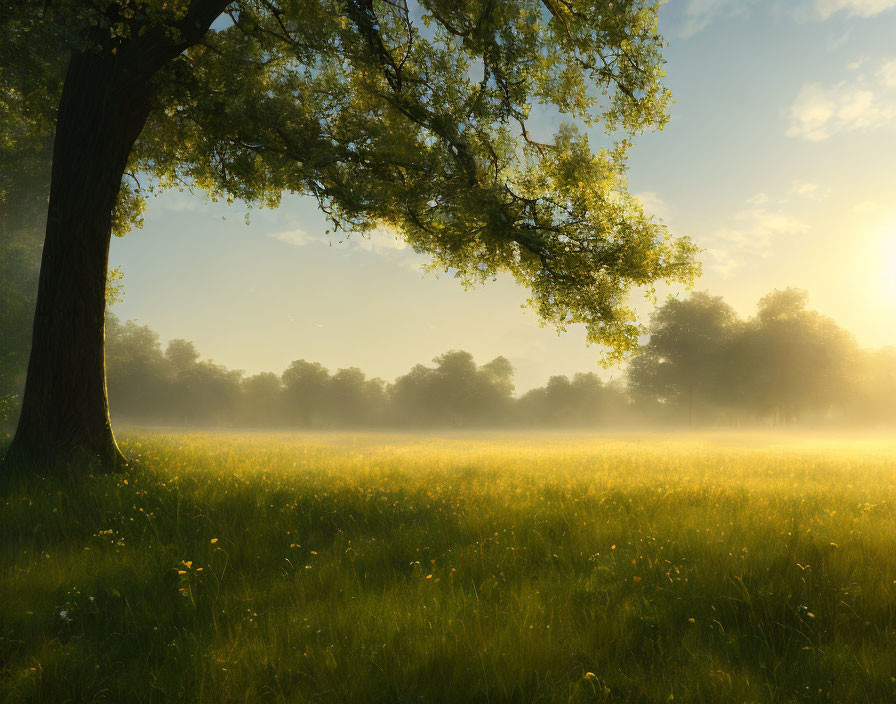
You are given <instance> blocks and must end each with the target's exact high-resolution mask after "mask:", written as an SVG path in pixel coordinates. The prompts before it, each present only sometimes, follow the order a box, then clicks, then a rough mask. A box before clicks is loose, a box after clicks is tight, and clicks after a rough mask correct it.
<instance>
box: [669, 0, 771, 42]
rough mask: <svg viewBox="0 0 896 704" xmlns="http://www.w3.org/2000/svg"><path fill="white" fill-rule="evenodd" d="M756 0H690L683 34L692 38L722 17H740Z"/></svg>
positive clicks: (686, 10)
mask: <svg viewBox="0 0 896 704" xmlns="http://www.w3.org/2000/svg"><path fill="white" fill-rule="evenodd" d="M753 2H754V0H688V4H687V6H686V7H685V9H684V16H683V19H682V25H681V30H680V31H681V36H682V37H683V38H684V39H690V38H691V37H693V36H694V35H695V34H698V33H699V32H702V31H703V30H704V29H706V28H707V27H708V26H709V25H711V24H712V23H713V22H715V21H716V20H718V19H720V18H722V17H739V16H742V15H743V14H744V13H745V12H747V10H748V6H749V5H752V4H753Z"/></svg>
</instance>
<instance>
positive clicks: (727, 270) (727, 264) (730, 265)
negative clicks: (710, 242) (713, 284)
mask: <svg viewBox="0 0 896 704" xmlns="http://www.w3.org/2000/svg"><path fill="white" fill-rule="evenodd" d="M706 253H707V254H708V255H709V256H711V257H712V258H713V261H712V263H706V268H707V269H710V270H711V271H714V272H715V273H717V274H721V276H722V277H724V278H726V279H727V278H728V277H729V276H731V275H732V274H733V273H734V272H735V271H737V270H738V269H739V268H740V267H741V265H742V264H743V262H741V261H739V260H738V259H737V257H735V256H734V255H733V254H732V253H731V252H729V251H728V250H727V249H721V248H717V247H710V248H709V249H707V250H706Z"/></svg>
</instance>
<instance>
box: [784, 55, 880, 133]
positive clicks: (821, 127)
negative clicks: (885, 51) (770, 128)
mask: <svg viewBox="0 0 896 704" xmlns="http://www.w3.org/2000/svg"><path fill="white" fill-rule="evenodd" d="M788 118H789V122H790V125H789V126H788V128H787V136H788V137H793V138H796V139H805V140H808V141H810V142H821V141H823V140H825V139H829V138H830V137H832V136H833V135H835V134H838V133H841V132H854V131H856V130H867V129H876V128H880V127H884V126H888V125H892V124H893V121H894V120H896V61H893V60H891V61H888V62H886V63H884V64H883V65H882V66H881V67H880V68H879V69H878V70H877V71H876V72H875V73H874V74H873V76H870V77H869V76H867V75H862V74H860V75H859V76H857V77H856V79H855V80H851V81H840V82H839V83H835V84H833V85H830V86H823V85H821V84H820V83H808V84H806V85H804V86H803V87H802V88H801V89H800V92H799V93H798V94H797V96H796V98H795V99H794V101H793V104H792V105H791V106H790V109H789V111H788Z"/></svg>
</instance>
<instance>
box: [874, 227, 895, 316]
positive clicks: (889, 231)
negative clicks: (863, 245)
mask: <svg viewBox="0 0 896 704" xmlns="http://www.w3.org/2000/svg"><path fill="white" fill-rule="evenodd" d="M876 254H877V256H878V257H879V259H878V266H879V286H880V292H881V303H882V304H883V305H884V306H885V307H887V308H893V307H896V225H890V226H888V227H886V228H884V230H883V232H882V233H881V235H880V239H879V240H878V246H877V252H876Z"/></svg>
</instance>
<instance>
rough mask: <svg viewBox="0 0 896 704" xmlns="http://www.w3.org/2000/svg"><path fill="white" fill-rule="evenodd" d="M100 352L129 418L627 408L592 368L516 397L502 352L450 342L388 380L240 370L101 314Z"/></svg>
mask: <svg viewBox="0 0 896 704" xmlns="http://www.w3.org/2000/svg"><path fill="white" fill-rule="evenodd" d="M106 336H107V341H106V349H107V353H106V358H107V365H108V387H109V398H110V404H111V410H112V414H113V416H114V417H116V418H118V419H119V420H127V421H131V422H134V423H162V424H167V425H199V426H246V427H273V428H362V427H407V428H417V427H436V426H437V427H458V428H460V427H472V426H490V427H494V426H511V425H517V424H520V423H524V424H525V423H530V424H533V425H534V424H538V425H547V426H569V425H592V424H595V423H611V422H613V420H614V419H617V418H619V417H620V414H622V413H625V412H627V410H628V400H627V398H626V395H625V393H624V391H623V388H622V387H621V385H619V384H615V385H614V384H605V383H603V382H602V381H601V379H600V377H598V376H597V375H596V374H577V375H576V376H575V377H574V378H573V379H572V380H570V379H568V378H566V377H565V376H556V377H552V378H551V380H550V381H549V382H548V384H547V386H545V387H544V388H541V389H534V390H532V391H530V392H528V393H527V394H525V395H524V396H523V397H522V398H519V399H517V398H515V396H514V384H513V367H512V366H511V364H510V362H509V361H508V360H507V359H505V358H504V357H497V358H495V359H493V360H492V361H491V362H488V363H487V364H482V365H477V364H476V362H475V361H474V359H473V356H472V355H471V354H470V353H469V352H463V351H458V350H455V351H450V352H446V353H445V354H443V355H441V356H439V357H436V358H435V359H434V360H433V366H425V365H423V364H418V365H416V366H414V367H413V368H412V369H411V370H410V371H409V372H408V373H407V374H405V375H404V376H401V377H399V378H398V379H396V380H395V381H394V382H393V383H391V384H390V383H386V382H385V381H383V380H382V379H376V378H368V377H367V376H366V375H365V374H364V372H362V371H361V370H360V369H358V368H356V367H351V368H347V369H339V370H337V371H336V372H333V373H331V372H330V371H329V370H328V369H326V368H325V367H324V366H323V365H321V364H320V363H318V362H308V361H305V360H303V359H300V360H296V361H294V362H293V363H292V364H290V365H289V367H287V369H286V370H285V371H284V372H283V373H282V374H280V375H279V376H278V375H277V374H273V373H271V372H263V373H261V374H255V375H253V376H244V374H243V373H242V372H240V371H233V370H230V369H227V368H226V367H224V366H222V365H220V364H216V363H214V362H211V361H202V360H200V358H199V352H198V351H197V350H196V348H195V346H194V345H193V343H191V342H187V341H186V340H179V339H176V340H171V341H170V342H169V343H168V345H167V347H166V348H164V349H163V348H162V346H161V344H160V343H159V336H158V335H157V334H156V333H155V332H154V331H152V330H151V329H150V328H148V327H147V326H145V325H137V324H136V323H134V322H126V323H121V322H119V321H118V320H117V319H116V318H114V317H112V316H110V318H109V320H108V321H107V332H106Z"/></svg>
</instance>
